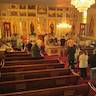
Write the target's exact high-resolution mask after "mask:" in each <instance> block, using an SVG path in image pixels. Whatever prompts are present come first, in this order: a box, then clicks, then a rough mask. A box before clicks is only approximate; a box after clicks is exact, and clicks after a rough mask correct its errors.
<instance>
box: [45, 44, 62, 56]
mask: <svg viewBox="0 0 96 96" xmlns="http://www.w3.org/2000/svg"><path fill="white" fill-rule="evenodd" d="M61 48H62V47H61V46H51V45H50V46H46V53H47V54H48V55H49V56H51V55H58V56H60V55H61Z"/></svg>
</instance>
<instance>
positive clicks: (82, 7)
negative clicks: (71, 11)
mask: <svg viewBox="0 0 96 96" xmlns="http://www.w3.org/2000/svg"><path fill="white" fill-rule="evenodd" d="M94 3H95V0H71V4H72V5H73V6H75V8H77V10H78V11H79V12H85V11H87V10H88V8H90V6H91V5H93V4H94Z"/></svg>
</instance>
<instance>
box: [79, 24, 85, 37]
mask: <svg viewBox="0 0 96 96" xmlns="http://www.w3.org/2000/svg"><path fill="white" fill-rule="evenodd" d="M85 27H86V24H84V23H81V24H80V32H79V35H83V36H84V35H85Z"/></svg>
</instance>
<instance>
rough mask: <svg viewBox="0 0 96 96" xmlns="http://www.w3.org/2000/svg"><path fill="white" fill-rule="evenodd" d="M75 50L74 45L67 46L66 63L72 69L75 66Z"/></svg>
mask: <svg viewBox="0 0 96 96" xmlns="http://www.w3.org/2000/svg"><path fill="white" fill-rule="evenodd" d="M75 51H76V48H75V46H74V45H73V46H68V48H67V55H68V63H69V67H71V68H72V69H74V68H75Z"/></svg>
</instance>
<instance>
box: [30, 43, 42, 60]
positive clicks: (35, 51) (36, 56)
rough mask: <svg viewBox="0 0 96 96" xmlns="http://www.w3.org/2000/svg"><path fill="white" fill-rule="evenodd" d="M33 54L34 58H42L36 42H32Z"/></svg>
mask: <svg viewBox="0 0 96 96" xmlns="http://www.w3.org/2000/svg"><path fill="white" fill-rule="evenodd" d="M31 54H32V57H33V58H41V57H42V56H41V52H40V48H39V47H38V45H37V43H36V41H32V48H31Z"/></svg>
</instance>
